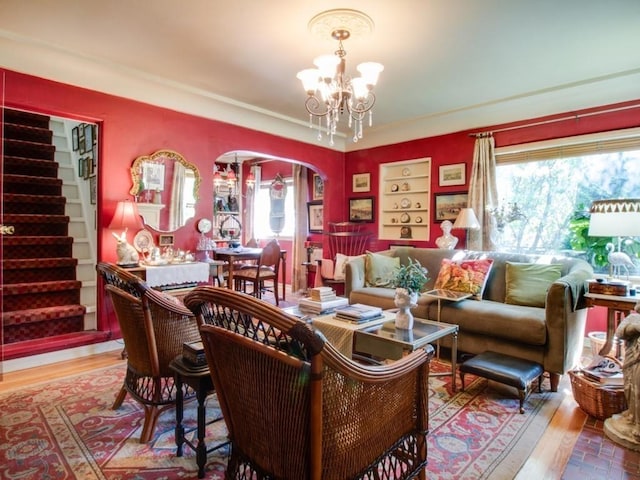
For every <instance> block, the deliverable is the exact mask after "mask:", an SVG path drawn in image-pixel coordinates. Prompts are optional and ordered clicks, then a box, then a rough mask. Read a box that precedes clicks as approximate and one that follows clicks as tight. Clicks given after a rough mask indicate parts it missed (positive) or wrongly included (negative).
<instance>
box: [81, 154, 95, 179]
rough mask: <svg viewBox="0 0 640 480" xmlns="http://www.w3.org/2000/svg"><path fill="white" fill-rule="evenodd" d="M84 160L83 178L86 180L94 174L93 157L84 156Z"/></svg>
mask: <svg viewBox="0 0 640 480" xmlns="http://www.w3.org/2000/svg"><path fill="white" fill-rule="evenodd" d="M83 161H84V167H83V169H84V170H83V173H84V176H83V177H82V178H84V179H85V180H89V177H91V175H92V174H93V172H92V170H93V159H92V158H91V157H84V158H83Z"/></svg>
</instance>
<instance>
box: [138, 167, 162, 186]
mask: <svg viewBox="0 0 640 480" xmlns="http://www.w3.org/2000/svg"><path fill="white" fill-rule="evenodd" d="M142 183H143V184H144V188H145V190H160V191H162V190H164V164H163V163H151V162H144V164H143V165H142Z"/></svg>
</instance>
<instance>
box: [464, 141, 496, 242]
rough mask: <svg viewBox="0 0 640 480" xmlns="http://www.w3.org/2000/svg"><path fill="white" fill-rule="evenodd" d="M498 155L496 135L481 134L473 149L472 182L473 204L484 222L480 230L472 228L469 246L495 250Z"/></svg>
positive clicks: (470, 200)
mask: <svg viewBox="0 0 640 480" xmlns="http://www.w3.org/2000/svg"><path fill="white" fill-rule="evenodd" d="M497 200H498V188H497V186H496V157H495V141H494V139H493V135H491V134H490V133H489V134H480V135H478V137H477V138H476V143H475V147H474V150H473V166H472V168H471V181H470V183H469V207H470V208H473V212H474V213H475V214H476V217H478V222H480V227H481V228H480V230H475V231H474V230H469V235H468V237H467V238H468V242H467V243H468V244H467V248H469V249H470V250H495V246H496V241H495V236H496V233H497V231H496V229H495V227H494V222H493V215H492V214H491V211H492V210H493V209H495V208H496V207H497V203H498V201H497Z"/></svg>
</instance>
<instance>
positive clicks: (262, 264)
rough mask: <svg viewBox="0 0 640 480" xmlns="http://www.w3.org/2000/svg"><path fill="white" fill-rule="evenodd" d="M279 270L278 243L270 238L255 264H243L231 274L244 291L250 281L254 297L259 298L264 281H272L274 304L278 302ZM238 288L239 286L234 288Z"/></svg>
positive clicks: (263, 287)
mask: <svg viewBox="0 0 640 480" xmlns="http://www.w3.org/2000/svg"><path fill="white" fill-rule="evenodd" d="M279 271H280V244H279V243H278V241H277V240H271V241H270V242H269V243H267V244H266V245H265V246H264V248H263V249H262V253H261V254H260V259H259V260H258V263H257V264H256V265H245V266H243V267H242V268H241V269H239V270H238V271H237V272H236V273H235V274H234V276H233V279H234V281H235V282H236V284H237V285H238V286H239V285H242V289H243V291H246V284H247V283H252V284H253V290H252V293H253V295H254V296H255V297H258V298H261V297H262V292H263V291H264V290H265V283H264V282H265V281H266V280H270V281H272V282H273V295H274V297H275V299H276V305H279V304H280V298H279V297H280V295H279V294H278V272H279ZM236 290H239V288H236Z"/></svg>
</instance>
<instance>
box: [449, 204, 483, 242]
mask: <svg viewBox="0 0 640 480" xmlns="http://www.w3.org/2000/svg"><path fill="white" fill-rule="evenodd" d="M451 228H463V229H465V230H478V229H479V228H480V223H479V222H478V218H477V217H476V214H475V213H473V208H461V209H460V212H459V213H458V216H457V217H456V221H455V222H453V227H451ZM467 240H468V239H467V235H466V233H465V239H464V245H465V248H469V246H468V245H467Z"/></svg>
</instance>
